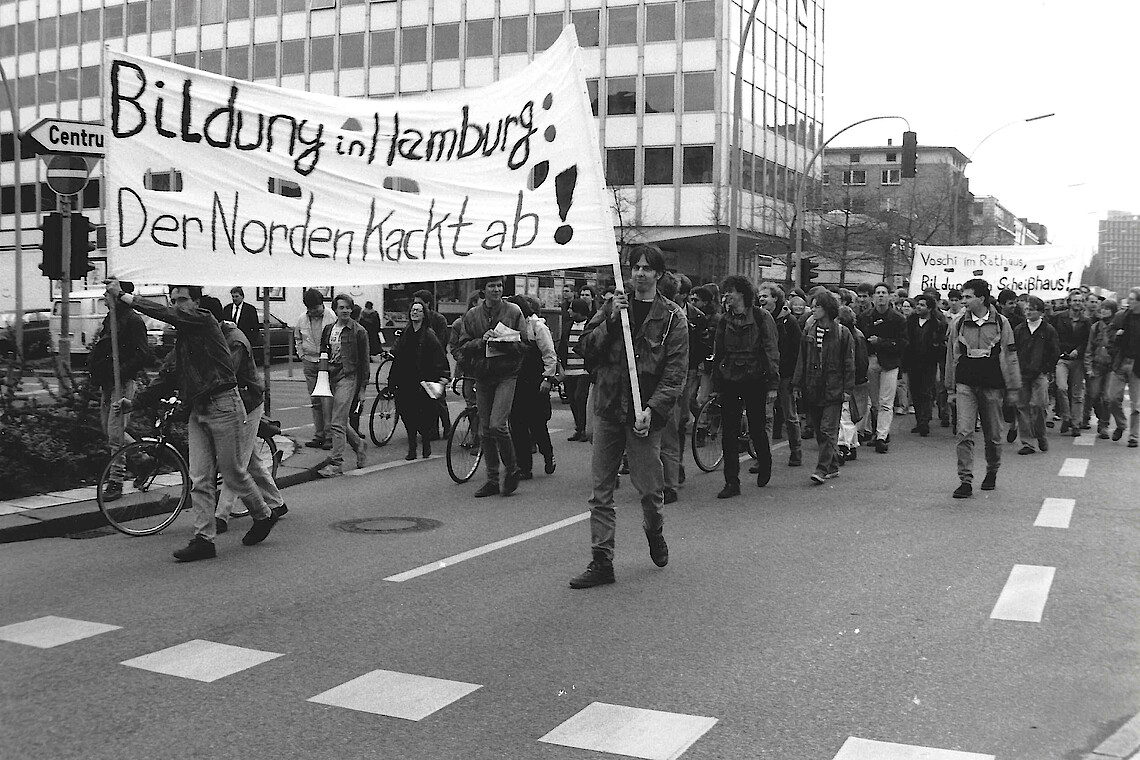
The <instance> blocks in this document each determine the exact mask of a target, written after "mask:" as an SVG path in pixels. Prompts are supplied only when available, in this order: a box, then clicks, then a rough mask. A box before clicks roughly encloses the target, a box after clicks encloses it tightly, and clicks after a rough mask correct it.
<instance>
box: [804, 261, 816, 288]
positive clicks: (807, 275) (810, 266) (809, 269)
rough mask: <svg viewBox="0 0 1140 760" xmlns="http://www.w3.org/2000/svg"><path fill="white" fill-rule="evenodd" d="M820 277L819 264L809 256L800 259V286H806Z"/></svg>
mask: <svg viewBox="0 0 1140 760" xmlns="http://www.w3.org/2000/svg"><path fill="white" fill-rule="evenodd" d="M816 277H819V266H818V265H817V264H816V262H815V260H813V259H811V258H810V257H808V256H804V257H803V258H801V259H800V287H801V288H802V287H806V286H807V285H808V284H810V283H812V282H815V278H816Z"/></svg>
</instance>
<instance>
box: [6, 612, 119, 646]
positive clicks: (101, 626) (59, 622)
mask: <svg viewBox="0 0 1140 760" xmlns="http://www.w3.org/2000/svg"><path fill="white" fill-rule="evenodd" d="M119 628H121V626H117V625H107V624H106V623H89V622H87V621H86V620H72V619H71V618H61V617H55V616H54V615H48V616H46V617H41V618H36V619H35V620H27V621H24V622H23V623H13V624H12V625H6V626H3V627H0V641H11V642H12V643H13V644H25V645H27V646H30V647H37V648H39V649H51V648H52V647H57V646H59V645H60V644H70V643H71V642H73V641H79V640H80V639H86V638H89V637H91V636H98V635H99V634H100V633H107V632H108V631H117V630H119Z"/></svg>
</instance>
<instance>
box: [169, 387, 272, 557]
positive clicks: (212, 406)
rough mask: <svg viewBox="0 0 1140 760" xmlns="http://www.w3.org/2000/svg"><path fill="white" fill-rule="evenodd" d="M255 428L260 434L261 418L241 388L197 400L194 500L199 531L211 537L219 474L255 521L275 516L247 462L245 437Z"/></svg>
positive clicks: (192, 430) (192, 425)
mask: <svg viewBox="0 0 1140 760" xmlns="http://www.w3.org/2000/svg"><path fill="white" fill-rule="evenodd" d="M249 425H252V426H253V432H254V435H256V434H257V420H251V419H250V418H249V417H248V416H246V413H245V406H244V405H243V404H242V402H241V397H240V396H239V395H238V391H237V388H231V389H230V390H228V391H222V392H221V393H219V394H218V395H217V396H214V397H213V398H212V399H210V400H209V401H207V402H205V406H204V407H203V406H202V405H201V404H195V405H194V406H193V408H192V409H191V411H190V421H189V422H188V423H187V425H186V433H187V437H188V438H189V441H190V482H191V484H192V485H191V489H190V501H191V506H192V508H193V512H194V532H195V533H197V534H198V535H199V536H201V537H202V538H205V539H206V540H207V541H213V540H214V536H215V535H216V532H215V529H214V502H215V496H216V494H217V488H218V483H217V480H218V472H221V473H222V482H223V483H224V484H225V487H226V488H227V489H228V490H230V491H232V492H233V494H234V496H235V497H236V498H238V499H241V502H242V503H243V504H245V506H246V508H248V509H249V513H250V514H251V515H253V519H255V520H263V519H265V518H267V517H269V515H270V511H269V507H267V506H266V505H265V498H264V497H263V496H262V495H261V491H260V490H258V488H257V484H256V483H254V482H253V478H252V477H250V474H249V470H248V469H247V468H246V461H248V458H249V457H248V455H247V456H246V458H245V459H242V456H241V441H242V437H243V436H244V435H246V433H247V431H248V430H249V428H248V427H247V426H249Z"/></svg>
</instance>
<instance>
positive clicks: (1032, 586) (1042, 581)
mask: <svg viewBox="0 0 1140 760" xmlns="http://www.w3.org/2000/svg"><path fill="white" fill-rule="evenodd" d="M1056 570H1057V568H1055V567H1043V566H1041V565H1014V566H1013V569H1012V570H1010V572H1009V579H1008V580H1007V581H1006V582H1005V588H1003V589H1002V590H1001V595H1000V596H998V600H997V604H995V605H994V609H993V612H991V613H990V617H991V618H993V619H994V620H1015V621H1018V622H1022V623H1040V622H1041V615H1042V613H1044V611H1045V602H1046V600H1048V598H1049V587H1050V586H1052V585H1053V573H1054V572H1056Z"/></svg>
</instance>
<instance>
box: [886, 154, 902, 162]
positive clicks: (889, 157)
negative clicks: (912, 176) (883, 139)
mask: <svg viewBox="0 0 1140 760" xmlns="http://www.w3.org/2000/svg"><path fill="white" fill-rule="evenodd" d="M898 160H899V154H898V153H888V154H887V163H888V164H893V163H896V162H897V161H898Z"/></svg>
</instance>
